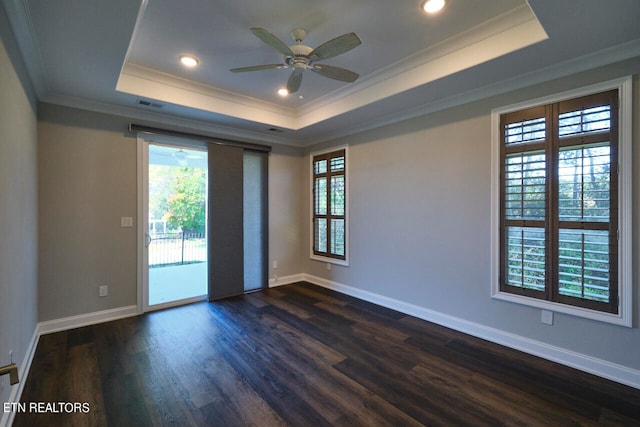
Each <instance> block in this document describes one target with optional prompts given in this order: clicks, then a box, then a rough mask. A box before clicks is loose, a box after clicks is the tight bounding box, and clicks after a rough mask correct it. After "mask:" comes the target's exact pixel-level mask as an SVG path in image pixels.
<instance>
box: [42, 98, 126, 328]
mask: <svg viewBox="0 0 640 427" xmlns="http://www.w3.org/2000/svg"><path fill="white" fill-rule="evenodd" d="M38 113H39V114H38V116H39V117H38V119H39V123H38V179H39V185H40V193H39V205H40V210H39V224H40V247H39V250H40V256H39V288H38V299H39V305H38V308H39V310H38V313H39V320H40V321H46V320H52V319H60V318H63V317H68V316H74V315H79V314H84V313H91V312H95V311H100V310H106V309H111V308H116V307H124V306H129V305H135V304H136V295H137V294H136V278H137V273H136V253H137V252H136V250H137V249H136V228H135V227H133V228H122V227H120V217H123V216H130V217H135V216H136V138H135V137H134V136H132V135H129V134H128V133H127V132H126V122H124V120H122V119H120V118H117V117H114V116H108V115H103V114H95V113H90V112H86V111H80V110H75V109H71V108H63V107H55V106H52V105H48V104H40V106H39V112H38ZM100 285H108V286H109V296H108V297H104V298H102V297H99V296H98V286H100Z"/></svg>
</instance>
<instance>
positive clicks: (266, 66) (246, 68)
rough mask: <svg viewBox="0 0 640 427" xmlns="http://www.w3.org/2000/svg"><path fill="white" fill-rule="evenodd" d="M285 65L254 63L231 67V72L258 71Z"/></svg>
mask: <svg viewBox="0 0 640 427" xmlns="http://www.w3.org/2000/svg"><path fill="white" fill-rule="evenodd" d="M280 67H285V65H284V64H265V65H254V66H252V67H240V68H232V69H231V70H229V71H231V72H232V73H244V72H245V71H260V70H269V69H271V68H280Z"/></svg>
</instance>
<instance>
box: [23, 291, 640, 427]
mask: <svg viewBox="0 0 640 427" xmlns="http://www.w3.org/2000/svg"><path fill="white" fill-rule="evenodd" d="M22 402H24V403H25V405H26V406H27V409H28V405H29V404H30V403H32V402H86V403H88V405H89V408H90V410H89V412H88V413H83V412H82V411H80V412H76V413H71V414H67V413H64V411H62V412H63V413H44V414H43V413H34V412H30V411H26V412H23V413H18V414H17V415H16V419H15V422H14V426H18V427H19V426H30V427H31V426H71V425H74V426H118V427H120V426H165V425H176V426H241V425H255V426H281V425H291V426H330V425H331V426H386V425H389V426H418V425H430V426H431V425H433V426H453V425H469V426H496V425H531V426H571V425H585V426H590V425H624V426H632V425H635V426H638V425H640V390H637V389H633V388H630V387H626V386H623V385H620V384H617V383H613V382H610V381H606V380H603V379H600V378H597V377H594V376H591V375H588V374H585V373H582V372H579V371H576V370H573V369H570V368H567V367H564V366H561V365H557V364H554V363H551V362H548V361H545V360H542V359H538V358H535V357H532V356H529V355H526V354H523V353H520V352H517V351H514V350H511V349H507V348H504V347H501V346H498V345H495V344H491V343H488V342H486V341H482V340H480V339H477V338H473V337H470V336H468V335H464V334H461V333H459V332H455V331H452V330H450V329H446V328H443V327H440V326H437V325H434V324H430V323H427V322H424V321H422V320H419V319H416V318H413V317H410V316H406V315H404V314H402V313H398V312H395V311H393V310H389V309H386V308H382V307H379V306H376V305H373V304H370V303H367V302H364V301H361V300H358V299H355V298H351V297H348V296H345V295H341V294H338V293H335V292H332V291H329V290H326V289H323V288H320V287H317V286H314V285H310V284H306V283H300V284H295V285H289V286H283V287H279V288H274V289H269V290H265V291H261V292H257V293H253V294H249V295H246V296H243V297H238V298H232V299H229V300H225V301H222V302H217V303H213V304H212V303H197V304H193V305H189V306H184V307H179V308H174V309H168V310H164V311H159V312H153V313H148V314H146V315H143V316H139V317H135V318H129V319H124V320H119V321H114V322H109V323H103V324H99V325H94V326H88V327H84V328H79V329H74V330H71V331H65V332H59V333H54V334H50V335H45V336H42V337H41V338H40V342H39V344H38V348H37V351H36V355H35V358H34V361H33V364H32V367H31V372H30V374H29V377H28V380H27V383H26V385H25V390H24V393H23V396H22Z"/></svg>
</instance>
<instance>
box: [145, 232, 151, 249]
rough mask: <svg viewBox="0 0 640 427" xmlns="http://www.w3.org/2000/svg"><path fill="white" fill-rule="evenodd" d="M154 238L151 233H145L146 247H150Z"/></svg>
mask: <svg viewBox="0 0 640 427" xmlns="http://www.w3.org/2000/svg"><path fill="white" fill-rule="evenodd" d="M152 240H153V239H152V238H151V236H149V233H144V247H145V248H148V247H149V245H150V244H151V241H152Z"/></svg>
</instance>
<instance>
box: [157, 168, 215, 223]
mask: <svg viewBox="0 0 640 427" xmlns="http://www.w3.org/2000/svg"><path fill="white" fill-rule="evenodd" d="M173 169H175V170H174V171H173V172H174V173H173V178H172V179H171V181H170V182H169V186H168V191H167V194H168V197H167V205H166V206H167V212H166V213H165V214H164V219H166V220H167V222H168V223H169V224H170V225H171V227H174V228H178V227H179V228H181V229H182V231H184V232H195V233H201V232H204V231H205V221H206V215H205V214H206V179H207V175H206V170H205V169H199V168H188V167H180V168H175V167H174V168H173Z"/></svg>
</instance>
